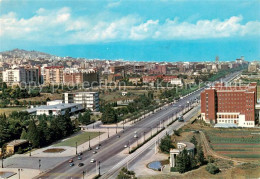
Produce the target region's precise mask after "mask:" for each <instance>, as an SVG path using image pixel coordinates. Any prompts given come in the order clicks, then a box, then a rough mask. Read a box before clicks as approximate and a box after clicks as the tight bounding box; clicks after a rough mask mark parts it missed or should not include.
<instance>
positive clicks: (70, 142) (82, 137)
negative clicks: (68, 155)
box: [53, 132, 102, 147]
mask: <svg viewBox="0 0 260 179" xmlns="http://www.w3.org/2000/svg"><path fill="white" fill-rule="evenodd" d="M100 134H102V133H100ZM89 136H90V140H91V139H93V138H95V137H97V136H99V132H81V133H80V134H78V135H76V136H73V137H71V138H68V139H66V140H63V141H61V142H59V143H57V144H54V145H53V146H55V147H58V146H69V147H75V145H76V142H77V144H78V145H81V144H83V143H85V142H87V141H88V140H89Z"/></svg>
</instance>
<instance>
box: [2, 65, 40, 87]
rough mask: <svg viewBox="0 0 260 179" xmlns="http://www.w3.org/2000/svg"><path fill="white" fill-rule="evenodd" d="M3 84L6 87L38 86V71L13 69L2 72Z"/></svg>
mask: <svg viewBox="0 0 260 179" xmlns="http://www.w3.org/2000/svg"><path fill="white" fill-rule="evenodd" d="M3 82H6V83H7V84H8V85H21V84H22V85H26V84H33V85H38V84H39V69H38V68H24V67H15V68H13V69H8V70H5V71H3Z"/></svg>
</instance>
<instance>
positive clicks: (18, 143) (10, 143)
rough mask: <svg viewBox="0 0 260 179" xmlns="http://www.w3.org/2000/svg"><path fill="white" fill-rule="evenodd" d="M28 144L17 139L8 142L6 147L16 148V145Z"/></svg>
mask: <svg viewBox="0 0 260 179" xmlns="http://www.w3.org/2000/svg"><path fill="white" fill-rule="evenodd" d="M26 142H28V140H24V139H17V140H13V141H11V142H9V143H8V144H7V145H8V146H17V145H21V144H23V143H26Z"/></svg>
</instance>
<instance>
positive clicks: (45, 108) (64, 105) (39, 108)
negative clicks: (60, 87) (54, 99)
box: [27, 103, 80, 113]
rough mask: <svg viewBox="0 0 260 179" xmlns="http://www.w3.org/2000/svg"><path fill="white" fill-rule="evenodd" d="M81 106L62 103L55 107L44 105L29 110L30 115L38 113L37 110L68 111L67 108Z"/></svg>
mask: <svg viewBox="0 0 260 179" xmlns="http://www.w3.org/2000/svg"><path fill="white" fill-rule="evenodd" d="M78 105H80V104H76V103H61V104H55V105H49V106H47V105H42V106H38V107H35V108H31V109H27V112H28V113H33V112H36V111H37V110H63V109H67V108H71V107H74V106H78Z"/></svg>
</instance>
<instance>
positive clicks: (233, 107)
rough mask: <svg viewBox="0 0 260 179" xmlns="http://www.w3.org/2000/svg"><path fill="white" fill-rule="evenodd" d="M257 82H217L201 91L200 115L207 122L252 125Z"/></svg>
mask: <svg viewBox="0 0 260 179" xmlns="http://www.w3.org/2000/svg"><path fill="white" fill-rule="evenodd" d="M256 93H257V84H256V83H251V84H249V85H247V86H225V85H224V84H223V83H218V84H216V85H215V86H214V87H211V88H208V89H205V90H204V91H203V92H201V117H202V119H203V120H205V121H206V122H207V123H219V124H221V123H223V124H233V125H236V126H239V127H254V126H255V123H256V117H255V116H256V114H255V105H256Z"/></svg>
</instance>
